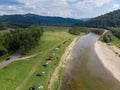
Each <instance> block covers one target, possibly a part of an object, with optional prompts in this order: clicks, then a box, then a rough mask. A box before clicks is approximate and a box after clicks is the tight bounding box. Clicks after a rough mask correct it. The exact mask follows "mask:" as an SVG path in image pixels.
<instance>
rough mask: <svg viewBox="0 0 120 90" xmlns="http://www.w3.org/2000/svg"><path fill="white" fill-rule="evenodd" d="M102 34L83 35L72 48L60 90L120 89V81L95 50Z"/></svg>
mask: <svg viewBox="0 0 120 90" xmlns="http://www.w3.org/2000/svg"><path fill="white" fill-rule="evenodd" d="M99 37H100V35H97V34H95V33H89V34H87V35H85V36H83V37H81V38H80V39H79V40H78V41H77V42H76V44H75V46H74V47H73V49H72V53H71V59H70V60H69V62H68V64H67V66H66V69H65V72H64V75H63V77H62V80H61V85H60V90H120V83H119V82H118V81H117V80H116V79H115V78H114V77H113V75H112V74H111V73H110V72H109V71H108V70H107V69H106V68H105V67H104V65H103V64H102V62H101V61H100V59H99V58H98V56H97V54H96V51H95V48H94V47H95V43H96V41H97V40H98V39H99Z"/></svg>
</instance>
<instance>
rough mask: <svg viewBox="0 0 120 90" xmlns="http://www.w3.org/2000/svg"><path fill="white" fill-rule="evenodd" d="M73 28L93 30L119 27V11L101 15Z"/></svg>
mask: <svg viewBox="0 0 120 90" xmlns="http://www.w3.org/2000/svg"><path fill="white" fill-rule="evenodd" d="M74 26H82V27H95V28H107V27H120V10H116V11H113V12H110V13H107V14H105V15H101V16H99V17H96V18H93V19H91V20H89V21H87V22H80V23H77V24H75V25H74Z"/></svg>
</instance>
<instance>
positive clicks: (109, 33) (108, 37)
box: [103, 31, 114, 43]
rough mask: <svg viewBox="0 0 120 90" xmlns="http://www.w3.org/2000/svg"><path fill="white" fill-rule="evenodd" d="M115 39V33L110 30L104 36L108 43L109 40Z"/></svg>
mask: <svg viewBox="0 0 120 90" xmlns="http://www.w3.org/2000/svg"><path fill="white" fill-rule="evenodd" d="M113 39H114V36H113V34H112V33H111V32H110V31H108V32H107V33H106V34H105V35H104V36H103V41H104V42H106V43H109V42H112V41H113Z"/></svg>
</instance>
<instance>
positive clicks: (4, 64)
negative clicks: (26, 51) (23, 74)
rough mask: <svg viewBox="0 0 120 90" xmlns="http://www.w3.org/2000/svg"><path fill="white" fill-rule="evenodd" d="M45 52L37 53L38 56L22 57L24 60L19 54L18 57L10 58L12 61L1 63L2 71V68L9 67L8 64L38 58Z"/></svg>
mask: <svg viewBox="0 0 120 90" xmlns="http://www.w3.org/2000/svg"><path fill="white" fill-rule="evenodd" d="M42 53H43V52H39V53H37V54H34V55H30V56H26V57H22V58H19V55H18V54H17V55H16V54H15V55H16V56H11V57H12V58H11V57H10V58H11V59H10V60H8V61H5V60H4V61H3V62H0V69H1V68H4V67H5V66H7V65H8V64H10V63H12V62H14V61H18V60H26V59H29V58H33V57H36V56H38V55H40V54H42Z"/></svg>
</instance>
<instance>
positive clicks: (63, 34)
mask: <svg viewBox="0 0 120 90" xmlns="http://www.w3.org/2000/svg"><path fill="white" fill-rule="evenodd" d="M74 37H75V36H74V35H71V34H69V33H68V31H67V29H64V28H63V29H60V30H55V29H52V31H51V30H47V31H45V32H44V34H43V36H42V38H41V40H40V42H39V45H38V46H37V47H35V48H34V49H32V50H31V51H30V52H28V53H27V54H26V55H22V56H21V57H23V56H27V55H33V54H36V53H40V52H41V53H40V54H39V55H38V56H36V57H33V58H30V59H27V60H20V61H15V62H13V63H11V64H9V65H8V66H6V67H4V68H2V69H0V89H1V90H15V89H16V88H17V90H28V89H29V87H31V86H33V85H35V86H36V87H37V89H36V90H38V87H39V85H40V84H42V85H43V87H44V89H43V90H47V87H48V84H49V80H50V78H51V75H52V73H53V71H54V69H55V68H56V66H57V65H58V63H59V61H60V58H61V55H62V54H63V53H64V50H65V49H66V47H67V46H68V45H69V44H70V42H71V41H72V39H73V38H74ZM66 40H67V43H66V44H63V45H62V46H61V47H60V49H59V50H58V51H56V55H55V56H53V53H54V52H55V51H54V49H55V48H56V47H57V46H58V45H60V44H62V43H63V42H64V41H66ZM49 56H53V57H54V58H53V61H52V62H49V64H48V67H47V68H46V67H44V66H43V64H45V63H46V62H47V60H46V59H47V58H48V57H49ZM41 72H45V73H44V75H43V76H41V77H39V76H36V74H38V73H41Z"/></svg>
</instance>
